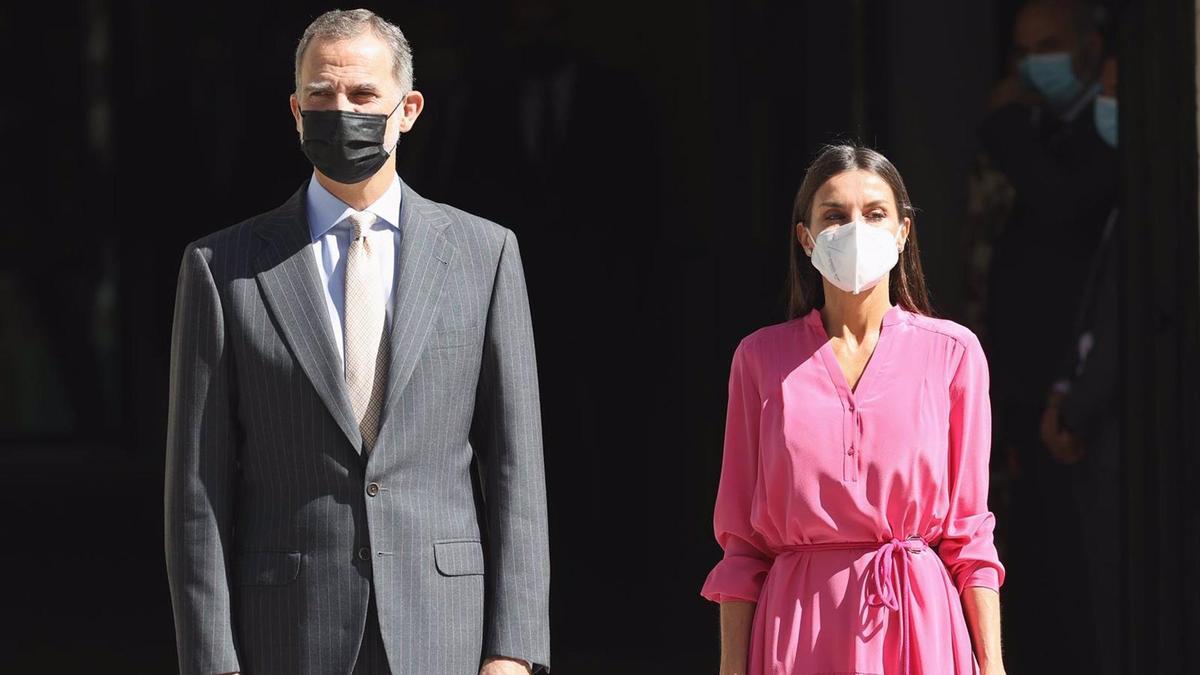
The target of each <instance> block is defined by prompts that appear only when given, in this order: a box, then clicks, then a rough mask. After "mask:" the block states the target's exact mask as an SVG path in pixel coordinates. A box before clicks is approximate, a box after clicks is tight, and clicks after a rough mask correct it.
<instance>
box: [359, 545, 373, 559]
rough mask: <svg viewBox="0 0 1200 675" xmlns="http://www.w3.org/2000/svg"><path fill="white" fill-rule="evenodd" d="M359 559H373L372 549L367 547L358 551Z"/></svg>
mask: <svg viewBox="0 0 1200 675" xmlns="http://www.w3.org/2000/svg"><path fill="white" fill-rule="evenodd" d="M358 559H359V560H370V559H371V549H369V548H367V547H366V546H364V547H362V548H360V549H358Z"/></svg>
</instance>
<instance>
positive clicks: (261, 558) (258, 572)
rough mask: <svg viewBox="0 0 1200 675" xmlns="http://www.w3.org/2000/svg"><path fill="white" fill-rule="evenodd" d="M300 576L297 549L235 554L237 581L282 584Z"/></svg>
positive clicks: (265, 584) (270, 584) (271, 584)
mask: <svg viewBox="0 0 1200 675" xmlns="http://www.w3.org/2000/svg"><path fill="white" fill-rule="evenodd" d="M298 576H300V552H299V551H241V552H239V553H238V556H237V583H238V584H241V585H249V586H283V585H286V584H290V583H291V582H293V581H295V580H296V577H298Z"/></svg>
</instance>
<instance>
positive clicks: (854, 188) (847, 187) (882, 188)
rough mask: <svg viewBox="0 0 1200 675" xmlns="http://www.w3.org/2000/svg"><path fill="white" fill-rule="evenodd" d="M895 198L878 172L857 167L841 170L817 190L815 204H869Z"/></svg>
mask: <svg viewBox="0 0 1200 675" xmlns="http://www.w3.org/2000/svg"><path fill="white" fill-rule="evenodd" d="M894 199H895V195H893V194H892V187H891V186H890V185H888V182H887V181H886V180H884V179H883V177H882V176H880V175H879V174H875V173H872V172H870V171H864V170H861V169H857V170H854V171H843V172H842V173H839V174H837V175H835V176H832V177H831V178H830V179H829V180H827V181H825V184H824V185H822V186H821V188H820V189H819V190H817V194H816V199H815V200H814V201H815V202H816V203H817V204H822V203H825V202H836V203H839V204H869V203H871V202H875V201H887V202H891V201H893V200H894Z"/></svg>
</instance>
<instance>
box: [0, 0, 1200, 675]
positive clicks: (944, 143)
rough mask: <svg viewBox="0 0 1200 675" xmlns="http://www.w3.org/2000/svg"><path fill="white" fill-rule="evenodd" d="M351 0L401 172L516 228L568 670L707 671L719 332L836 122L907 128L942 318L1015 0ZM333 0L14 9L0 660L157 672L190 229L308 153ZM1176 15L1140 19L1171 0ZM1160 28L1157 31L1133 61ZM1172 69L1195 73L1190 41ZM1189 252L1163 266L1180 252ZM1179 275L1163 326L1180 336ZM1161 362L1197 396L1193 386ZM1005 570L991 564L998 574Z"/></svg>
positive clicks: (557, 626)
mask: <svg viewBox="0 0 1200 675" xmlns="http://www.w3.org/2000/svg"><path fill="white" fill-rule="evenodd" d="M369 4H370V6H372V8H373V9H375V10H376V11H378V12H379V13H381V14H382V15H383V16H384V17H386V18H388V19H390V20H392V21H394V22H396V23H398V24H399V25H400V26H401V27H402V28H403V29H404V30H405V32H406V34H407V35H408V37H409V39H410V40H411V42H412V44H413V48H414V51H415V56H416V59H415V61H416V75H417V84H418V88H419V89H421V90H422V91H423V92H424V93H425V94H426V97H427V100H428V106H427V109H426V112H425V113H424V115H423V116H422V118H421V120H420V121H419V122H418V125H417V128H416V129H415V130H414V132H413V133H412V134H410V135H409V136H407V137H406V138H405V140H404V141H403V142H402V144H401V145H400V148H399V151H398V152H399V160H400V161H399V172H400V174H401V176H402V177H403V178H404V179H405V180H407V181H408V182H410V184H412V185H413V186H414V187H415V188H416V189H417V190H418V191H419V192H421V193H423V194H424V195H425V196H427V197H430V198H433V199H437V200H440V201H446V202H449V203H452V204H455V205H457V206H460V207H463V208H467V209H468V210H472V211H474V212H476V213H479V214H480V215H483V216H485V217H489V218H492V219H495V220H497V221H499V222H501V223H503V224H504V225H506V226H508V227H510V228H512V229H513V230H515V231H516V233H517V235H518V236H519V237H520V239H521V242H522V249H523V251H524V256H525V259H526V266H527V274H528V277H529V281H530V293H531V300H532V302H533V316H534V323H535V330H536V332H537V339H538V354H539V363H540V368H541V377H542V392H543V411H544V417H545V433H546V463H547V470H548V480H549V491H550V506H551V516H550V518H551V536H552V559H553V579H554V582H553V598H552V612H553V635H554V638H553V639H554V653H555V662H556V664H555V665H556V671H558V672H564V673H614V672H621V673H635V674H636V673H691V672H704V671H707V672H711V671H712V670H714V669H715V663H716V655H717V625H716V607H715V606H713V605H711V604H709V603H707V602H705V601H704V600H702V599H701V598H700V597H699V595H698V591H699V587H700V584H701V582H702V581H703V579H704V576H705V574H706V573H707V571H708V569H709V568H710V567H711V565H712V564H713V563H714V562H715V560H716V559H717V557H718V556H719V549H718V548H717V547H716V545H715V543H714V542H713V540H712V536H711V525H710V523H711V520H710V518H711V508H712V500H713V497H714V494H715V487H716V479H717V475H718V472H719V468H720V451H721V447H720V439H721V430H722V423H723V411H724V405H725V382H726V377H727V373H728V370H727V369H728V363H729V356H730V354H731V352H732V349H733V346H734V345H735V344H736V342H737V340H738V339H739V338H740V337H741V336H743V335H745V334H746V333H748V332H750V331H751V330H753V329H754V328H756V327H758V326H761V325H764V324H766V323H771V322H775V321H778V320H781V319H782V318H783V288H784V287H783V279H784V272H785V269H786V250H787V249H786V246H787V238H788V236H789V233H790V225H791V224H790V223H789V212H790V202H791V199H792V195H793V193H794V191H795V189H796V187H797V186H798V184H799V182H800V179H801V177H802V175H803V171H804V168H805V166H806V165H807V163H808V161H810V159H811V158H812V156H813V154H814V152H815V150H816V149H817V148H818V147H819V145H820V144H821V143H823V142H828V141H831V140H835V139H837V138H858V139H861V140H863V141H866V142H868V143H870V144H872V145H874V146H875V147H876V148H878V149H879V150H881V151H882V152H884V153H885V154H886V155H888V156H889V157H890V158H891V159H893V160H894V162H895V163H896V164H897V166H898V167H899V169H900V170H901V172H902V173H903V174H904V175H905V177H906V179H907V181H908V185H909V190H910V192H911V194H912V198H913V200H914V202H915V204H916V205H917V207H918V208H919V214H920V215H919V217H918V220H917V223H918V225H917V227H918V231H919V232H920V237H921V247H922V251H923V254H924V262H925V265H926V269H927V273H928V276H929V282H930V287H931V290H932V293H933V298H934V304H935V307H936V308H937V309H938V311H939V312H940V313H942V314H943V315H946V316H949V317H952V318H960V317H961V316H962V313H963V311H964V298H965V295H966V290H965V286H964V282H963V275H964V272H963V269H964V261H963V245H964V242H963V236H964V235H963V228H962V223H963V221H964V220H965V218H966V206H965V202H966V172H967V171H968V169H969V168H970V165H971V162H972V160H973V158H974V155H975V151H976V142H975V140H974V139H975V136H974V130H975V127H976V125H977V123H978V121H979V119H980V117H981V115H982V112H983V101H984V99H985V96H986V92H987V90H988V88H989V87H990V85H991V83H992V82H993V81H994V80H995V79H996V77H997V76H998V75H999V74H1000V72H1001V69H1002V67H1003V55H1004V54H1005V49H1006V37H1007V34H1008V30H1009V22H1010V21H1011V17H1012V15H1013V12H1014V11H1015V6H1016V4H1017V3H1016V2H1013V1H1012V0H997V1H995V2H990V3H984V2H979V3H963V2H956V1H953V0H939V1H936V2H922V3H903V4H901V3H885V2H867V1H862V0H858V1H855V2H823V3H818V2H768V1H766V0H757V1H750V2H746V1H740V0H739V1H734V0H728V1H713V2H708V3H646V2H634V1H633V0H615V1H612V2H603V3H600V2H587V3H549V2H548V3H538V2H523V3H522V2H511V3H500V2H486V3H485V2H478V3H472V2H465V1H463V0H459V1H457V2H434V1H433V0H425V1H414V2H394V3H369ZM1177 4H1178V3H1177ZM1186 4H1187V3H1182V4H1180V6H1181V7H1182V6H1184V5H1186ZM325 9H328V6H327V5H325V4H323V3H314V2H287V3H284V2H260V3H249V2H240V3H234V2H210V3H194V4H188V5H186V6H181V5H179V4H177V3H121V2H114V1H103V0H91V1H88V2H80V3H61V4H55V5H30V4H22V5H19V6H6V7H5V8H3V9H0V37H2V38H3V39H0V55H2V56H3V60H2V61H0V62H2V63H7V64H12V65H13V68H14V70H13V71H11V72H10V73H9V77H11V78H13V79H11V80H9V87H10V89H9V96H8V101H7V104H6V105H5V106H3V109H2V110H0V131H2V132H3V133H2V134H0V138H3V139H4V142H5V143H6V144H7V147H6V152H5V155H6V158H7V159H8V162H7V167H6V172H5V175H4V180H3V181H0V190H2V192H0V195H2V197H3V201H2V202H0V203H3V204H4V207H5V208H4V213H5V220H6V222H5V227H4V228H3V231H2V233H0V237H2V238H3V239H0V307H3V316H2V317H0V513H3V516H2V521H0V522H2V523H3V532H4V538H3V540H2V541H3V542H4V543H3V545H0V578H2V579H3V583H4V588H5V594H4V598H3V600H0V617H2V619H3V622H4V624H5V626H3V631H0V645H2V647H0V670H5V671H6V672H7V671H9V670H13V669H16V668H22V669H28V670H36V671H40V672H109V671H118V670H121V671H125V672H155V673H157V672H164V673H165V672H173V669H174V634H173V627H172V620H171V613H170V606H169V599H168V596H167V586H166V578H165V570H164V565H163V561H162V525H161V516H162V468H163V439H164V437H165V431H164V428H165V417H166V406H167V402H166V398H165V394H166V368H167V358H168V348H169V337H170V323H171V311H172V306H173V302H174V294H175V279H176V272H177V270H178V264H179V256H180V253H181V252H182V250H183V248H184V245H185V244H186V243H187V242H189V241H191V240H193V239H195V238H197V237H199V236H201V235H202V234H205V233H207V232H210V231H213V230H215V229H219V228H222V227H225V226H227V225H230V224H233V223H234V222H237V221H239V220H241V219H243V218H245V217H248V216H249V215H252V214H255V213H258V212H261V211H265V210H267V209H270V208H272V207H274V206H275V205H277V204H279V203H280V202H282V201H283V200H285V199H286V198H287V197H288V196H289V195H290V194H291V193H292V192H293V191H294V190H295V189H296V188H297V187H298V186H299V185H300V183H301V182H302V181H303V180H305V179H306V177H307V176H308V174H309V172H310V167H309V166H308V165H307V164H306V162H305V160H304V157H303V156H302V155H301V153H300V152H299V148H298V144H297V140H296V137H295V132H294V129H293V125H292V120H291V118H290V115H289V113H288V110H287V97H288V95H289V94H290V93H291V90H292V57H293V49H294V45H295V41H296V40H297V38H298V36H299V35H300V33H301V32H302V31H303V29H304V27H305V26H306V25H307V23H308V22H309V21H310V20H311V19H312V18H313V17H314V16H316V15H317V14H319V13H320V12H321V11H324V10H325ZM1139 11H1140V10H1139ZM1181 14H1183V12H1182V10H1180V11H1179V12H1176V13H1175V14H1170V13H1166V12H1164V13H1161V14H1155V13H1154V12H1142V13H1138V14H1137V17H1138V20H1139V21H1141V22H1142V23H1141V24H1140V25H1141V27H1142V28H1144V29H1145V30H1156V29H1157V28H1158V27H1159V26H1161V25H1166V23H1168V22H1176V23H1177V22H1178V19H1179V16H1180V15H1181ZM1145 34H1146V33H1140V32H1138V31H1133V30H1130V31H1126V34H1125V36H1124V38H1123V39H1124V40H1126V41H1127V42H1129V44H1131V45H1138V46H1140V45H1143V44H1144V42H1143V39H1142V36H1143V35H1145ZM1187 35H1190V32H1189V33H1187ZM1181 39H1182V38H1181ZM1188 39H1190V38H1188ZM1178 57H1179V54H1178V53H1175V52H1171V53H1167V52H1165V51H1163V50H1160V51H1155V50H1153V49H1150V48H1146V53H1145V54H1144V55H1143V57H1142V60H1141V61H1140V66H1139V67H1140V68H1142V69H1144V70H1145V71H1146V72H1148V71H1150V70H1152V69H1154V68H1155V67H1156V64H1158V63H1160V62H1164V61H1166V60H1168V59H1177V58H1178ZM562 64H570V66H571V70H572V72H573V73H575V75H574V77H575V79H574V80H573V82H574V88H573V89H572V91H573V92H574V94H573V96H572V103H571V114H570V116H569V124H568V125H567V128H566V129H565V130H563V131H562V134H561V136H560V137H558V138H557V140H556V142H557V143H558V144H559V152H558V153H557V154H555V155H553V156H552V157H545V158H543V159H541V160H538V161H534V160H531V159H529V158H528V157H526V150H525V149H524V145H523V142H524V137H523V136H522V131H521V130H520V124H519V119H518V118H519V111H520V109H521V105H522V101H523V100H524V99H523V98H522V93H521V92H522V86H523V84H522V83H523V82H526V81H528V80H529V79H530V78H534V77H536V76H538V75H539V74H542V73H544V72H546V71H547V70H548V69H550V67H551V66H555V67H557V66H560V65H562ZM1175 68H1177V69H1183V71H1184V72H1185V73H1186V74H1187V77H1191V72H1192V71H1191V68H1192V64H1191V62H1186V63H1184V64H1183V65H1176V66H1175ZM1123 81H1124V80H1123ZM1123 86H1124V85H1123ZM1157 86H1160V87H1161V88H1164V89H1165V88H1169V86H1170V85H1169V83H1161V84H1159V85H1157ZM1155 91H1157V90H1155ZM1189 91H1190V90H1189ZM1153 93H1154V91H1150V92H1147V96H1149V97H1151V98H1152V96H1153ZM1193 122H1194V111H1193ZM1135 123H1136V122H1130V121H1129V120H1128V119H1125V120H1123V122H1122V124H1123V125H1126V124H1135ZM1123 129H1124V127H1123ZM1122 133H1123V134H1124V133H1125V132H1124V130H1123V132H1122ZM1193 133H1194V127H1193ZM1123 138H1124V135H1123ZM1190 148H1191V151H1192V153H1193V154H1194V137H1193V138H1192V145H1191V146H1190ZM1154 152H1156V150H1146V151H1144V152H1143V154H1142V155H1141V157H1142V158H1143V160H1144V161H1145V162H1147V164H1149V163H1151V162H1153V161H1155V158H1156V156H1155V155H1154ZM1175 156H1180V157H1182V161H1184V162H1186V159H1187V157H1188V155H1187V150H1186V149H1185V150H1182V151H1179V154H1178V155H1175ZM1193 160H1194V157H1193ZM1192 167H1193V170H1194V161H1193V163H1192ZM1134 171H1135V168H1131V169H1130V173H1131V174H1132V173H1134ZM1192 178H1193V185H1192V187H1191V192H1190V195H1191V198H1192V202H1193V206H1194V202H1195V192H1194V189H1195V188H1194V175H1192ZM1181 190H1182V192H1183V193H1185V194H1188V191H1187V188H1186V187H1185V188H1181ZM630 213H632V214H634V215H632V216H631V215H629V214H630ZM1188 213H1191V214H1192V215H1194V209H1193V210H1192V211H1189V212H1188ZM1190 225H1191V226H1192V234H1191V235H1190V236H1191V239H1190V240H1189V239H1186V237H1185V238H1184V241H1185V242H1186V241H1191V242H1193V243H1194V242H1195V233H1194V230H1195V221H1194V218H1193V219H1192V220H1191V221H1190ZM1181 236H1182V235H1181ZM1171 241H1173V240H1171ZM1164 246H1169V245H1165V244H1164ZM1147 255H1148V254H1147ZM1144 262H1145V261H1144V260H1143V264H1144ZM1194 262H1195V257H1194V256H1193V257H1190V258H1186V259H1184V260H1182V261H1180V262H1179V268H1178V269H1174V268H1173V271H1172V274H1177V275H1183V277H1186V275H1188V274H1192V275H1193V276H1194V269H1193V267H1194ZM1189 265H1191V266H1190V267H1189ZM1145 273H1146V274H1153V272H1152V271H1146V272H1145ZM1175 278H1177V277H1172V279H1175ZM1164 283H1167V284H1168V285H1170V281H1169V280H1168V281H1166V282H1164ZM1190 297H1191V296H1184V297H1182V298H1180V299H1179V300H1178V307H1180V308H1182V309H1179V310H1178V311H1179V312H1181V313H1182V315H1183V316H1190V317H1191V319H1190V321H1191V323H1189V324H1186V325H1187V326H1190V328H1189V330H1191V333H1187V332H1183V333H1180V334H1178V335H1176V336H1175V338H1174V339H1176V340H1177V342H1176V343H1175V344H1177V345H1178V344H1186V343H1187V342H1186V341H1187V340H1189V339H1192V336H1194V334H1195V325H1196V322H1195V312H1196V308H1195V306H1194V304H1189V303H1190V302H1191V301H1190V300H1189V299H1188V298H1190ZM1188 312H1191V314H1188ZM1181 320H1182V319H1181ZM1187 364H1190V366H1193V367H1194V366H1195V360H1194V357H1193V358H1192V359H1191V360H1190V361H1187ZM1131 376H1133V377H1137V376H1138V375H1137V373H1136V372H1134V373H1132V374H1131ZM1172 382H1174V380H1173V381H1172ZM1143 384H1144V386H1145V387H1149V388H1150V389H1151V390H1156V389H1155V387H1156V386H1157V385H1155V384H1154V383H1153V382H1151V383H1149V384H1145V383H1143ZM1176 384H1178V383H1176ZM1178 386H1180V387H1182V388H1183V390H1184V393H1185V394H1186V395H1191V396H1193V398H1192V399H1187V398H1186V397H1185V398H1184V400H1194V393H1195V389H1194V386H1195V385H1194V384H1192V385H1190V387H1192V388H1191V389H1189V388H1187V387H1188V386H1189V385H1186V384H1178ZM1172 419H1173V420H1174V421H1175V422H1179V419H1178V418H1172ZM1191 429H1192V430H1193V435H1191V436H1190V437H1186V435H1185V436H1184V437H1186V438H1190V440H1189V441H1188V442H1191V443H1192V444H1193V445H1191V446H1188V447H1191V448H1192V450H1193V451H1194V450H1195V445H1194V442H1195V439H1196V436H1195V435H1194V429H1195V427H1194V426H1193V427H1191ZM1163 461H1166V460H1163ZM1191 466H1193V470H1194V464H1193V465H1191ZM997 484H998V485H1001V486H1002V485H1003V472H1002V470H1001V469H1000V468H998V469H997ZM1003 499H1004V493H1003V489H1002V488H1001V489H1000V490H998V491H997V492H995V493H994V501H996V500H999V501H1002V500H1003ZM998 508H999V507H998ZM1163 508H1166V507H1165V506H1163ZM1155 513H1157V511H1155V510H1154V509H1151V508H1149V507H1147V509H1146V510H1145V511H1139V512H1136V513H1135V514H1134V515H1133V516H1132V517H1133V518H1142V517H1145V518H1152V517H1153V516H1154V514H1155ZM1185 525H1186V526H1188V527H1191V528H1192V529H1191V530H1188V531H1189V532H1191V533H1192V534H1191V535H1189V536H1193V537H1194V536H1195V532H1196V530H1195V522H1194V521H1187V523H1185ZM1131 527H1132V526H1131ZM1006 536H1009V537H1010V538H1011V541H1006V542H1002V544H1003V545H1006V546H1007V545H1009V544H1014V545H1017V546H1019V538H1020V533H1011V534H1010V535H1006ZM1163 536H1164V537H1165V536H1166V534H1165V533H1164V535H1163ZM1192 550H1194V549H1192ZM1151 562H1153V561H1151ZM1145 564H1146V565H1147V567H1144V568H1139V569H1141V570H1143V571H1145V570H1146V569H1148V568H1153V564H1151V563H1145ZM1022 583H1023V578H1022V576H1020V575H1018V576H1015V577H1010V582H1009V584H1010V586H1011V587H1012V589H1013V591H1014V592H1015V593H1017V594H1018V595H1019V593H1020V590H1021V585H1022ZM1006 593H1007V591H1006ZM1052 602H1054V603H1061V599H1059V598H1055V599H1054V600H1053V601H1052ZM1148 602H1153V601H1148ZM1143 609H1145V608H1144V607H1143ZM1151 609H1153V608H1151ZM1147 611H1149V610H1147ZM1042 616H1043V617H1046V618H1044V619H1043V620H1044V622H1045V623H1044V625H1042V624H1037V623H1036V621H1037V620H1038V619H1037V617H1038V614H1037V613H1036V612H1035V613H1031V614H1028V615H1026V617H1025V618H1026V620H1025V621H1024V625H1023V626H1021V627H1020V630H1015V631H1013V632H1011V633H1009V638H1008V639H1007V640H1006V648H1007V649H1008V651H1009V653H1010V655H1011V657H1012V659H1013V660H1014V661H1015V662H1022V661H1020V660H1021V659H1024V661H1023V662H1024V663H1035V662H1036V659H1034V658H1033V656H1034V655H1036V654H1037V653H1038V652H1039V651H1040V650H1041V649H1042V648H1043V647H1044V645H1042V644H1040V643H1038V642H1037V641H1036V637H1030V636H1037V635H1039V634H1044V633H1045V632H1046V631H1049V630H1051V629H1052V628H1054V625H1053V624H1052V623H1051V619H1050V618H1049V617H1050V616H1051V615H1049V614H1044V615H1042ZM1007 619H1008V620H1011V619H1012V617H1007ZM1010 670H1014V671H1015V670H1016V669H1015V668H1012V667H1011V666H1010ZM1024 672H1043V671H1040V670H1037V669H1036V668H1029V669H1027V670H1025V671H1024Z"/></svg>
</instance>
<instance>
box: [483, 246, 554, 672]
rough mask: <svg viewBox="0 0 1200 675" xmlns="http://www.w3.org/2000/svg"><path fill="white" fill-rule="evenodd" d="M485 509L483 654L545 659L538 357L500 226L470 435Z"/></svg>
mask: <svg viewBox="0 0 1200 675" xmlns="http://www.w3.org/2000/svg"><path fill="white" fill-rule="evenodd" d="M471 436H472V440H473V445H474V447H475V451H476V455H477V457H478V460H479V471H480V479H481V483H482V486H483V499H484V503H485V505H486V514H487V543H488V565H487V571H486V577H485V583H486V593H487V600H486V605H487V612H486V614H485V617H484V634H483V635H484V638H483V639H484V651H483V653H484V655H485V656H504V657H508V658H516V659H524V660H526V661H529V662H532V663H533V664H538V665H540V666H541V667H542V668H547V669H548V668H549V665H550V627H549V599H550V598H549V596H550V553H549V543H548V532H547V516H546V483H545V475H544V473H545V470H544V466H543V460H542V422H541V406H540V402H539V395H538V377H537V362H536V359H535V354H534V343H533V325H532V320H531V318H530V313H529V298H528V295H527V293H526V290H525V274H524V271H523V269H522V267H521V254H520V250H519V248H518V246H517V239H516V236H515V235H514V234H513V233H512V232H510V231H505V239H504V244H503V248H502V250H501V253H500V261H499V265H498V268H497V270H496V279H495V282H494V285H493V288H492V298H491V306H490V307H489V309H488V319H487V327H486V330H485V338H484V346H483V358H482V361H481V365H480V373H479V386H478V388H477V390H476V402H475V417H474V420H473V421H472V432H471Z"/></svg>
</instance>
